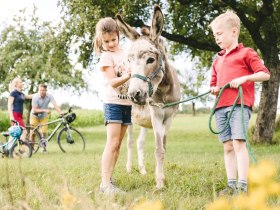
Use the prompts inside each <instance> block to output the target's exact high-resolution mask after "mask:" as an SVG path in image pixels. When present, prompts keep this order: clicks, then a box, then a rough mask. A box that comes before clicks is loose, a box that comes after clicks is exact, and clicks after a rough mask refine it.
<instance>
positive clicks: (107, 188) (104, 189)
mask: <svg viewBox="0 0 280 210" xmlns="http://www.w3.org/2000/svg"><path fill="white" fill-rule="evenodd" d="M99 192H100V193H103V194H108V195H109V194H111V195H113V194H125V191H123V190H121V189H119V188H117V187H116V186H115V185H113V184H112V183H110V184H109V185H108V186H105V187H103V186H102V183H101V184H100V188H99Z"/></svg>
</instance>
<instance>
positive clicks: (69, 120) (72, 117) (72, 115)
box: [65, 113, 76, 123]
mask: <svg viewBox="0 0 280 210" xmlns="http://www.w3.org/2000/svg"><path fill="white" fill-rule="evenodd" d="M65 119H66V121H67V122H68V123H71V122H73V121H74V120H75V119H76V114H75V113H71V114H69V115H67V116H66V117H65Z"/></svg>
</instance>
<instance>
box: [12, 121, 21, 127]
mask: <svg viewBox="0 0 280 210" xmlns="http://www.w3.org/2000/svg"><path fill="white" fill-rule="evenodd" d="M11 122H13V123H15V124H16V125H17V126H19V122H18V121H16V120H11Z"/></svg>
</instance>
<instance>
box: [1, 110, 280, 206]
mask: <svg viewBox="0 0 280 210" xmlns="http://www.w3.org/2000/svg"><path fill="white" fill-rule="evenodd" d="M208 117H209V115H199V116H196V117H192V116H191V115H177V117H176V118H175V120H174V122H173V124H172V127H171V129H170V132H169V136H168V141H167V151H166V157H165V175H166V183H167V187H166V188H165V189H164V190H163V191H160V192H156V191H155V177H154V174H155V158H154V138H153V133H152V131H151V130H149V131H148V136H147V140H146V142H145V161H146V168H147V173H148V174H147V175H146V176H142V175H140V174H139V172H138V170H137V166H136V163H137V159H136V158H137V157H136V155H135V156H134V164H135V165H134V170H133V171H132V173H130V174H127V173H126V171H125V163H126V145H125V144H126V140H125V141H124V142H123V145H122V148H121V153H120V158H119V161H118V163H117V166H116V169H115V172H114V179H115V180H116V183H117V185H118V186H119V187H120V188H121V189H124V190H125V191H127V194H126V195H125V196H117V197H115V198H108V197H104V196H102V195H99V194H98V187H99V184H100V160H101V155H102V152H103V149H104V145H105V141H106V133H105V127H104V126H103V125H100V126H94V127H84V128H79V130H80V131H81V132H82V133H83V134H84V136H85V139H86V141H87V145H86V151H85V152H84V153H79V152H77V153H72V154H64V153H62V152H61V151H60V149H59V147H58V145H57V143H56V141H55V139H52V141H51V142H50V143H49V145H48V153H47V154H42V153H38V154H35V155H33V156H32V158H30V159H23V160H21V161H19V160H11V159H7V158H2V159H0V167H1V172H0V174H1V175H0V206H1V208H3V209H23V208H24V207H25V209H63V208H65V209H67V208H66V207H68V209H132V208H133V206H135V205H136V204H138V203H139V202H140V201H141V200H143V199H147V200H160V201H161V202H162V203H163V205H164V209H204V208H205V205H206V204H208V203H209V202H212V201H213V200H214V199H215V196H216V193H215V192H216V191H218V190H220V189H222V188H223V187H224V186H225V185H226V175H225V170H224V162H223V150H222V145H221V144H220V143H218V140H217V136H216V135H214V134H211V133H210V131H209V129H208ZM254 117H255V116H254ZM135 131H136V133H137V132H139V128H138V127H135ZM135 136H136V135H135ZM135 146H136V144H135ZM252 149H253V151H254V154H255V156H256V157H257V159H258V161H260V160H262V159H266V160H271V161H273V162H274V163H275V164H276V166H277V171H278V173H277V174H278V175H277V180H280V161H279V158H280V153H279V151H280V146H279V145H278V144H274V145H252ZM134 154H136V148H134ZM74 201H76V202H74ZM73 203H74V204H73ZM276 203H278V204H279V203H280V200H279V198H278V199H275V201H274V204H275V205H276ZM72 204H73V205H72ZM65 206H66V207H65Z"/></svg>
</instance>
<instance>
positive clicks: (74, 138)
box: [57, 127, 86, 152]
mask: <svg viewBox="0 0 280 210" xmlns="http://www.w3.org/2000/svg"><path fill="white" fill-rule="evenodd" d="M57 143H58V145H59V147H60V149H61V151H62V152H81V151H84V150H85V146H86V142H85V140H84V137H83V135H82V134H81V133H80V132H79V131H77V130H76V129H75V128H72V127H70V128H69V129H67V128H66V127H65V128H63V129H61V130H60V132H59V134H58V136H57Z"/></svg>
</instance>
